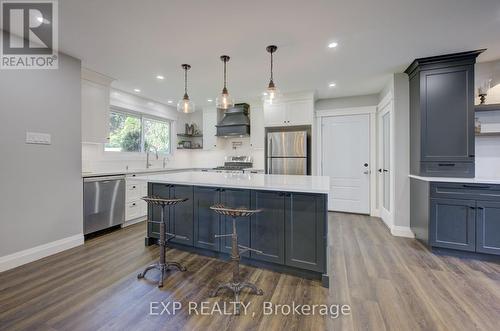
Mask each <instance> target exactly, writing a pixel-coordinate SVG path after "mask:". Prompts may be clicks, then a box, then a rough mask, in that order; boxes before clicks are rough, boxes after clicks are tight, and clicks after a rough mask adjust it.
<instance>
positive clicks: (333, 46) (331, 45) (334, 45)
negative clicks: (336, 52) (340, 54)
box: [328, 42, 339, 48]
mask: <svg viewBox="0 0 500 331" xmlns="http://www.w3.org/2000/svg"><path fill="white" fill-rule="evenodd" d="M338 45H339V44H338V43H336V42H331V43H329V44H328V48H335V47H337V46H338Z"/></svg>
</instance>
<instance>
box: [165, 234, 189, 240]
mask: <svg viewBox="0 0 500 331" xmlns="http://www.w3.org/2000/svg"><path fill="white" fill-rule="evenodd" d="M165 234H166V235H167V236H171V237H170V238H167V241H170V240H172V239H175V238H179V239H184V240H189V238H188V237H186V236H181V235H180V234H175V233H170V232H165Z"/></svg>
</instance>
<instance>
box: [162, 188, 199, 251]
mask: <svg viewBox="0 0 500 331" xmlns="http://www.w3.org/2000/svg"><path fill="white" fill-rule="evenodd" d="M170 198H172V199H173V198H179V199H180V198H187V199H188V200H187V201H184V202H181V203H179V204H177V205H175V207H172V208H170V217H169V230H168V231H169V232H170V233H173V234H175V235H179V237H175V238H173V239H172V242H173V243H177V244H183V245H188V246H193V243H194V238H193V187H192V186H185V185H172V186H171V187H170Z"/></svg>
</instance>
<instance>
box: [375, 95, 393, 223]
mask: <svg viewBox="0 0 500 331" xmlns="http://www.w3.org/2000/svg"><path fill="white" fill-rule="evenodd" d="M391 110H392V102H390V103H389V104H388V105H387V106H386V107H384V108H383V109H381V111H380V113H379V123H378V125H379V148H378V149H379V156H378V159H379V165H378V187H379V206H380V217H381V218H382V219H383V220H384V222H385V223H386V224H392V213H391V208H392V206H391V199H392V197H391V189H392V183H391V177H392V176H391Z"/></svg>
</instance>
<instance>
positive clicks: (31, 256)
mask: <svg viewBox="0 0 500 331" xmlns="http://www.w3.org/2000/svg"><path fill="white" fill-rule="evenodd" d="M83 240H84V238H83V233H81V234H77V235H74V236H71V237H67V238H63V239H60V240H56V241H53V242H50V243H46V244H43V245H40V246H36V247H33V248H28V249H25V250H23V251H20V252H16V253H12V254H9V255H5V256H1V257H0V272H2V271H5V270H9V269H13V268H16V267H19V266H20V265H23V264H26V263H30V262H33V261H36V260H39V259H42V258H44V257H46V256H49V255H53V254H56V253H59V252H62V251H65V250H67V249H70V248H73V247H76V246H80V245H83Z"/></svg>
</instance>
